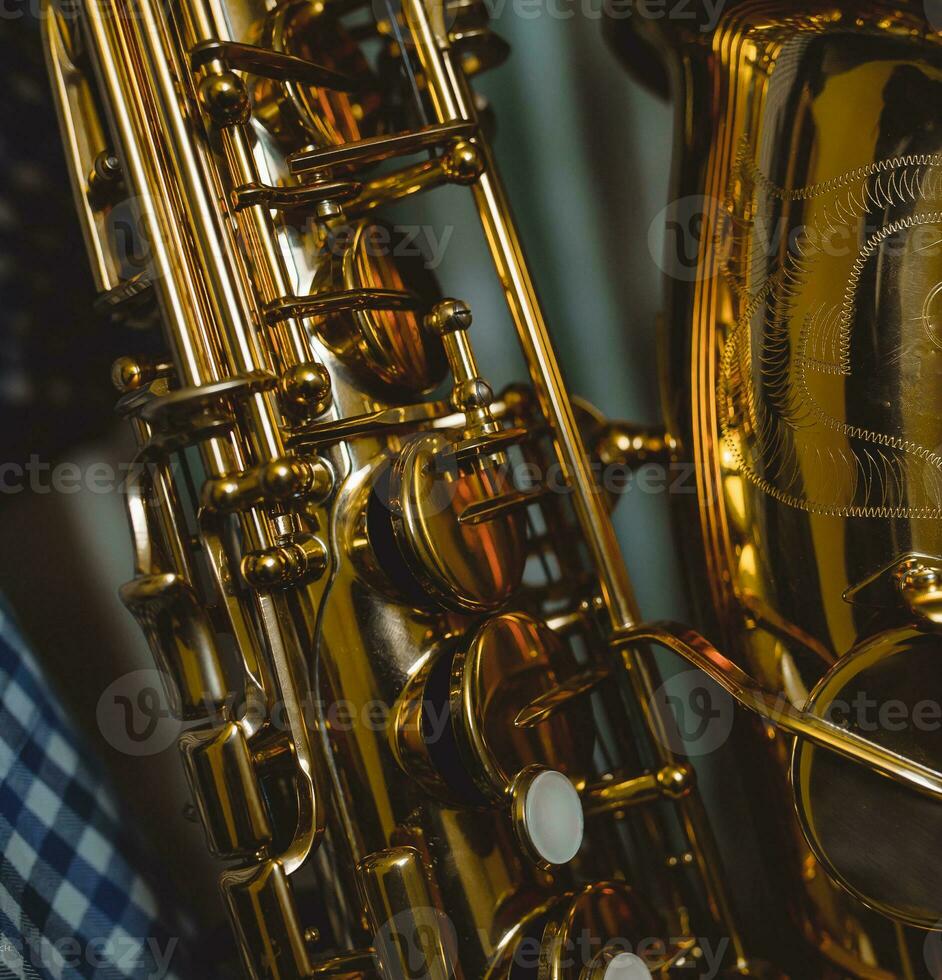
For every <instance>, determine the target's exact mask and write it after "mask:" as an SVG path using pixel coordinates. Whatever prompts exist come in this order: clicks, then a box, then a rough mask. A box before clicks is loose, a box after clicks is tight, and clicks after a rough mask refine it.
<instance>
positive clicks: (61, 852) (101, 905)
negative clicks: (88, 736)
mask: <svg viewBox="0 0 942 980" xmlns="http://www.w3.org/2000/svg"><path fill="white" fill-rule="evenodd" d="M125 841H126V835H125V834H124V833H123V832H122V830H121V827H120V825H119V821H118V816H117V809H116V806H115V803H114V801H113V799H112V797H111V796H110V795H109V793H108V792H107V791H106V789H105V788H104V787H103V785H102V782H101V780H100V779H99V778H98V777H97V776H96V775H95V772H94V767H93V766H90V765H89V764H87V762H86V761H85V760H83V759H82V758H81V756H80V755H79V752H78V751H77V740H76V737H75V734H74V732H73V731H72V730H71V728H70V726H69V723H68V721H67V719H66V718H65V717H64V715H63V713H62V711H61V709H60V708H59V707H58V706H57V704H56V702H55V700H54V698H53V697H52V696H51V694H50V689H49V687H48V685H47V684H46V683H45V682H44V680H43V677H42V673H41V671H40V669H39V666H38V664H37V663H36V661H35V659H34V658H33V656H32V654H31V653H30V651H29V649H28V648H27V647H26V644H25V643H24V642H23V640H22V638H21V636H20V634H19V633H18V631H17V629H16V626H15V624H14V623H13V622H12V620H11V618H10V617H9V615H7V614H6V613H5V612H4V611H3V609H2V607H0V978H6V977H41V978H43V980H46V978H60V977H61V978H65V980H77V978H86V977H88V978H94V980H106V978H107V980H111V978H124V977H131V978H134V980H145V978H149V980H158V978H160V980H163V978H170V980H176V978H178V977H180V976H181V960H182V953H181V951H180V950H179V949H178V946H179V939H178V937H176V936H173V935H171V934H170V933H169V931H168V930H166V929H165V928H162V927H161V925H160V924H159V916H158V904H157V900H156V898H155V895H154V892H153V891H152V890H151V888H150V887H149V886H148V885H147V884H146V883H145V882H144V880H143V879H142V877H141V876H140V874H139V873H138V872H136V871H135V868H134V867H133V866H132V864H131V862H130V860H129V857H128V853H129V852H128V849H127V847H126V845H125Z"/></svg>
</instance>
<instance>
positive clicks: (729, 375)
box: [612, 0, 942, 975]
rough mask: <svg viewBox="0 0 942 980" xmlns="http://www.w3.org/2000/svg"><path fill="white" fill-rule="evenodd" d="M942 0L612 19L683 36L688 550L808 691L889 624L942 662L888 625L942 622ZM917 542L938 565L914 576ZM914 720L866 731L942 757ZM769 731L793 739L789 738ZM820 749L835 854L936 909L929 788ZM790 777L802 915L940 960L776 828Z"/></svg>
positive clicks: (875, 961) (678, 403)
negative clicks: (939, 616)
mask: <svg viewBox="0 0 942 980" xmlns="http://www.w3.org/2000/svg"><path fill="white" fill-rule="evenodd" d="M930 7H931V5H925V4H922V3H915V2H914V3H881V2H862V3H814V2H794V3H792V2H789V3H780V4H779V3H774V2H773V3H767V2H763V3H759V2H750V0H744V2H732V3H728V4H726V5H725V7H724V8H723V10H722V12H721V16H720V17H719V19H718V22H717V23H716V24H715V25H714V24H713V23H710V22H708V18H706V17H705V16H700V17H699V19H697V18H694V19H692V20H687V21H685V22H681V21H680V20H677V19H671V18H667V19H665V20H664V21H662V22H658V23H655V22H653V21H651V20H645V19H643V18H638V19H632V22H631V24H626V25H621V26H619V25H612V32H613V36H614V37H615V38H616V42H617V40H618V35H619V32H620V33H621V35H622V36H621V42H622V43H624V44H625V45H626V50H628V49H629V48H628V45H629V44H634V45H635V46H634V47H631V48H630V50H634V51H638V50H641V49H640V48H638V47H637V46H636V45H637V44H638V43H639V42H640V44H641V45H645V46H651V47H654V48H657V49H659V50H660V51H661V52H662V53H663V54H664V55H665V61H666V64H667V65H668V70H669V73H670V75H671V78H672V82H673V91H674V95H675V99H676V103H677V116H676V119H677V127H676V131H677V135H678V139H679V143H680V145H679V146H678V148H677V157H676V159H675V180H674V183H673V187H672V192H671V197H672V201H671V204H670V205H669V207H668V208H667V209H666V211H665V222H666V223H665V232H666V240H665V251H664V268H665V270H666V272H667V280H666V281H667V284H668V287H667V288H668V310H667V316H666V321H667V323H668V329H669V339H668V347H669V357H668V360H667V365H666V372H665V374H666V377H665V380H666V406H667V413H668V417H669V428H670V431H671V433H672V435H673V436H675V437H676V438H677V440H678V442H679V445H680V451H681V453H682V455H683V456H684V457H685V458H687V459H689V460H691V461H692V462H693V463H694V464H695V467H696V477H697V485H696V494H695V495H694V496H691V497H688V498H687V499H682V498H678V500H677V501H676V506H677V510H678V512H679V513H680V515H681V517H682V520H683V529H684V534H685V540H687V541H689V540H690V539H693V540H696V541H697V542H699V543H701V544H702V549H700V550H698V551H696V552H695V553H694V552H693V549H690V548H689V547H688V548H687V549H686V553H687V555H688V556H690V557H692V558H693V561H692V564H691V566H690V573H691V582H692V583H693V584H694V590H695V592H696V593H697V598H698V601H699V603H700V614H701V622H702V625H703V628H704V629H705V630H706V632H707V633H708V635H709V636H710V638H711V639H713V640H714V641H715V642H716V644H717V646H718V647H720V648H721V649H722V650H723V651H724V652H726V653H728V654H729V655H730V656H731V657H732V658H733V660H735V661H736V662H737V663H738V665H739V666H740V667H743V668H745V669H746V670H747V672H748V673H749V674H751V675H752V677H753V678H754V679H755V680H756V681H758V683H759V685H760V686H761V687H762V689H763V690H764V691H766V692H769V695H770V697H772V698H773V699H774V698H775V697H780V698H781V699H783V702H784V703H785V704H786V705H787V706H788V707H789V708H792V707H794V708H798V709H801V708H803V707H804V705H805V702H806V700H807V699H808V697H809V694H810V693H811V691H812V689H813V688H814V687H815V685H816V684H818V683H819V682H821V683H822V684H823V685H827V684H830V687H829V688H828V689H829V690H832V692H833V690H835V689H839V688H840V687H841V681H840V680H839V678H844V677H845V675H844V674H843V673H842V671H843V667H842V664H841V658H844V657H848V656H849V657H850V658H851V659H852V660H853V659H854V658H855V657H856V656H857V654H855V653H854V651H856V650H857V649H858V648H859V647H860V645H861V644H865V645H866V644H868V643H870V642H871V641H872V638H873V637H875V636H882V637H883V639H882V641H881V642H880V648H881V650H882V655H883V656H885V657H886V658H887V663H889V662H893V663H894V664H895V665H896V666H895V668H894V669H895V670H898V672H899V675H900V677H904V676H906V671H907V666H906V665H908V669H911V670H912V671H913V683H917V684H918V680H916V678H918V677H919V676H921V675H924V673H925V670H926V667H925V661H921V660H919V658H916V657H913V658H910V659H907V657H906V653H905V651H906V649H908V646H907V645H906V644H903V645H902V646H900V647H899V648H896V647H895V646H894V643H895V642H896V641H894V640H893V636H894V635H897V634H894V633H892V632H889V633H888V632H886V631H887V630H891V629H900V630H902V629H904V628H906V627H907V626H908V624H910V623H912V622H913V619H914V616H915V617H917V618H919V619H920V620H922V621H923V622H925V621H926V620H928V621H929V622H931V621H932V620H931V615H926V614H925V613H924V612H922V611H921V610H920V605H919V604H920V602H923V603H925V607H924V608H925V610H926V611H927V612H929V611H931V610H932V608H933V604H934V600H933V599H932V598H931V596H932V595H933V594H934V591H935V588H936V586H935V581H936V580H935V578H934V577H933V575H934V573H933V572H932V571H931V569H932V568H933V567H934V566H935V563H936V562H937V561H938V556H939V555H940V554H942V521H940V518H942V457H940V456H939V447H940V445H942V401H940V396H942V347H940V345H939V341H938V327H937V322H936V320H937V318H936V313H935V304H936V296H937V294H938V291H939V282H940V280H942V249H940V244H939V243H940V241H942V234H940V232H942V221H940V208H939V203H940V197H939V186H940V185H939V177H940V174H942V171H940V169H939V165H940V163H942V157H940V155H939V150H940V145H939V133H940V128H939V116H938V106H939V98H938V94H939V91H940V82H942V74H940V73H942V46H940V41H942V37H940V35H939V34H938V33H937V30H936V28H937V26H938V25H937V24H934V23H930V21H929V20H928V19H927V10H928V8H930ZM702 13H703V12H702V11H701V14H702ZM629 35H630V37H629ZM913 555H919V556H923V557H920V558H918V559H913V558H912V556H913ZM917 564H918V565H920V566H927V567H928V570H925V568H924V569H923V570H922V571H920V572H918V573H917V572H912V573H911V574H910V578H909V579H908V580H907V579H906V578H905V576H906V574H908V573H907V571H906V570H907V569H910V568H915V567H916V565H917ZM906 581H909V584H908V585H906V584H905V582H906ZM899 642H900V643H903V641H902V640H900V641H899ZM926 642H927V643H932V642H937V640H935V641H933V640H930V639H929V638H928V637H927V639H926ZM829 671H830V673H828V677H831V678H833V682H823V681H821V678H822V677H823V676H824V675H825V674H826V673H827V672H829ZM847 682H848V683H849V682H850V680H849V675H848V677H847ZM824 689H825V688H824V687H822V688H821V690H824ZM889 689H890V688H887V690H889ZM883 696H888V695H887V692H886V691H884V692H883ZM811 705H812V707H811V711H812V712H813V713H818V712H819V710H823V708H824V705H823V704H822V703H821V702H819V701H817V700H814V699H813V700H812V702H811ZM913 726H914V723H913V722H912V719H910V720H909V722H908V724H907V725H906V726H905V731H904V734H903V735H902V736H895V737H893V738H892V739H891V740H890V741H889V742H887V740H886V738H885V737H884V734H881V733H876V732H870V731H869V730H868V731H866V732H864V731H860V730H858V731H857V734H860V735H864V734H866V735H867V736H868V737H872V739H873V741H874V742H879V743H880V744H881V745H883V746H884V747H887V748H892V749H893V750H894V751H896V752H899V753H900V754H901V755H904V756H906V757H907V758H911V759H912V760H913V761H914V762H916V763H921V764H923V765H928V766H929V768H930V769H933V770H938V769H939V768H940V762H942V755H940V754H939V753H938V752H937V751H936V752H929V753H927V752H926V751H924V750H923V749H922V748H920V746H921V745H922V744H923V743H922V741H921V738H920V736H919V734H918V733H917V732H916V731H915V730H914V727H913ZM851 730H852V729H851ZM762 735H763V740H764V741H765V742H766V744H768V745H769V747H770V749H771V756H772V757H773V759H774V760H775V761H776V762H777V763H778V764H780V765H781V764H784V763H785V762H786V756H787V748H788V744H787V742H783V739H782V736H777V737H775V738H774V739H773V740H772V741H771V742H769V740H768V732H767V731H766V732H763V733H762ZM798 752H799V755H798V759H799V760H800V767H801V772H802V773H805V767H806V766H810V765H811V764H812V763H811V761H810V760H820V761H816V762H815V763H814V764H815V765H816V766H817V767H819V771H820V772H821V773H822V775H821V776H819V777H818V779H817V780H810V777H808V775H807V774H806V773H805V774H804V775H802V776H801V777H800V780H799V785H798V787H797V788H798V791H799V792H798V800H799V806H800V808H801V810H802V813H803V814H804V821H805V824H806V825H808V826H810V827H811V828H812V840H813V842H814V845H815V847H814V850H815V852H816V853H817V855H818V856H819V857H821V858H822V859H823V860H824V862H825V865H826V866H827V867H829V868H831V870H835V867H834V866H835V865H837V868H840V869H842V870H841V871H840V872H839V875H838V877H840V878H841V879H842V880H843V881H844V883H848V880H849V879H853V881H854V883H855V884H854V885H853V886H852V890H854V891H855V892H856V894H857V895H864V894H865V896H866V900H867V903H868V904H869V905H870V906H873V907H876V908H880V909H882V910H884V911H892V910H894V909H895V911H896V912H897V915H898V916H899V917H900V918H903V919H906V920H909V921H915V920H917V919H918V920H921V923H922V924H923V925H925V924H928V919H929V918H931V917H932V916H930V915H926V914H925V912H926V905H925V903H924V901H923V904H922V905H921V906H920V907H921V908H922V910H923V911H922V914H920V913H918V912H916V908H917V906H919V900H916V899H912V898H911V899H909V901H910V903H911V907H909V908H906V904H907V898H906V897H905V894H904V893H905V889H903V890H902V892H901V890H900V888H902V886H900V888H897V887H896V885H895V884H894V883H893V882H892V881H890V880H889V878H887V877H883V878H882V879H881V877H880V873H879V870H878V869H880V868H883V869H887V868H888V867H889V866H890V865H893V864H894V862H895V859H896V858H899V861H900V864H899V867H898V868H897V874H898V875H899V878H900V880H901V881H903V880H907V878H908V876H909V872H907V871H905V870H904V868H905V867H906V866H909V867H913V855H912V853H911V852H906V856H905V857H904V856H903V855H902V854H899V853H897V851H896V849H895V845H894V843H893V842H892V841H891V840H888V839H887V836H886V833H881V832H880V831H879V829H878V827H877V823H876V822H872V821H873V817H872V815H873V814H874V813H876V812H879V811H881V809H882V807H883V806H884V803H885V801H884V799H883V794H884V793H886V794H888V795H892V794H895V793H901V794H904V796H905V794H906V792H907V791H906V790H903V789H897V788H894V787H893V786H892V784H890V783H888V782H887V780H885V779H881V778H880V777H878V776H874V775H872V774H870V773H868V772H866V771H865V770H864V769H860V770H859V771H858V770H857V769H856V767H853V766H847V765H846V764H845V763H844V762H842V761H841V760H840V759H838V758H837V757H836V756H833V755H832V754H831V753H830V752H828V751H823V750H822V749H821V748H818V747H817V746H815V745H812V744H809V743H807V742H803V743H801V746H800V749H799V750H798ZM796 765H799V763H798V762H796ZM825 765H826V766H827V772H828V773H830V772H831V771H832V769H833V770H835V771H839V772H841V773H848V774H849V775H846V776H845V777H842V778H843V779H844V781H843V782H842V783H841V786H842V787H843V789H844V791H845V792H841V793H835V792H833V791H829V792H828V793H827V794H825V793H824V789H823V787H824V785H825V783H826V782H827V781H828V778H827V777H826V776H825V775H823V773H824V772H825V768H824V767H825ZM835 778H836V777H835ZM776 792H777V793H778V794H779V796H778V799H779V800H780V801H782V802H780V803H779V804H776V803H775V802H774V800H775V798H776V797H775V796H772V797H770V798H769V800H768V802H763V800H762V799H761V798H758V796H757V798H756V800H755V809H756V812H757V814H759V815H758V816H757V817H756V819H759V820H764V821H765V823H766V824H767V825H768V832H767V834H766V841H767V843H766V846H773V845H772V844H771V842H772V841H773V840H774V841H777V843H776V844H775V845H774V848H777V849H780V850H778V851H777V852H776V851H775V850H771V851H769V855H770V860H771V861H772V862H773V863H774V864H775V866H776V867H777V869H778V874H779V875H780V886H779V887H780V889H781V890H782V891H783V893H784V894H788V895H790V896H791V898H790V901H791V903H792V904H791V908H792V911H793V913H796V914H797V921H798V922H799V923H800V925H799V928H800V930H801V931H802V933H804V935H805V936H807V937H808V938H810V939H811V940H812V942H813V943H814V944H815V945H816V946H817V947H818V948H819V949H820V950H821V951H822V952H823V953H824V954H825V957H826V958H827V959H829V960H831V961H832V962H834V963H835V964H837V965H838V966H837V968H838V969H840V970H845V971H848V972H850V973H861V974H863V975H870V974H869V972H868V971H873V970H877V969H878V968H879V969H883V970H886V971H889V972H892V973H904V974H905V975H910V972H909V971H913V970H915V973H916V975H920V974H919V969H921V963H920V962H918V958H919V954H917V956H916V957H914V958H912V960H913V961H915V962H916V966H915V967H914V966H912V965H911V957H910V956H909V954H908V953H907V952H905V951H903V952H900V951H899V950H898V949H896V948H895V947H896V946H897V942H896V940H897V939H898V938H899V935H900V933H899V932H897V933H896V934H894V933H893V931H892V930H888V929H887V927H886V924H885V922H882V921H881V920H880V919H879V918H878V917H875V916H871V915H870V914H869V913H868V912H867V910H866V909H864V907H863V906H862V905H861V904H860V903H858V902H856V901H855V900H854V899H852V898H850V897H848V896H846V895H845V894H843V893H842V892H839V891H835V890H834V888H833V887H832V886H831V884H830V882H829V881H828V879H827V877H826V875H825V874H824V873H823V872H822V868H821V867H820V866H819V865H818V864H817V863H816V862H815V859H814V857H813V856H812V854H811V853H809V852H808V851H807V850H806V845H805V844H804V842H803V841H802V840H801V839H800V838H796V836H795V833H794V828H791V829H786V830H785V832H784V836H776V834H778V830H776V825H777V824H778V822H779V821H778V820H777V819H771V818H770V816H769V807H770V806H771V807H775V806H776V805H778V806H782V805H787V804H786V803H785V800H786V797H785V795H784V794H785V792H786V789H785V787H784V786H783V785H781V786H779V788H778V789H777V791H776ZM916 801H917V802H914V803H913V806H912V809H911V810H907V809H906V808H905V807H903V806H902V802H901V801H898V802H899V805H900V807H901V808H900V809H897V810H896V811H894V812H895V813H896V815H897V817H898V818H899V819H900V820H901V821H904V822H905V823H908V822H909V821H910V820H913V821H915V822H916V823H917V824H918V825H919V827H920V829H919V830H918V831H917V830H915V829H914V838H919V839H921V838H920V834H922V833H923V831H926V832H929V828H931V827H932V826H933V823H932V821H933V820H934V819H935V817H934V816H930V815H931V814H934V813H935V810H934V808H933V807H932V806H931V804H930V803H929V802H928V801H925V800H923V801H919V798H918V796H917V797H916ZM923 808H925V812H923ZM837 812H840V813H841V814H842V816H841V817H840V823H841V826H843V827H845V828H846V830H847V833H846V835H844V837H843V838H842V837H841V834H840V833H839V832H837V831H836V830H835V828H836V826H837V824H836V823H835V822H834V821H835V820H836V819H837V817H836V813H837ZM904 812H905V813H906V817H905V820H904V818H903V813H904ZM763 813H764V814H765V815H764V816H762V814H763ZM917 813H919V814H921V816H917ZM825 814H830V816H829V817H827V818H826V816H825ZM825 819H829V820H830V823H829V824H828V829H827V830H826V831H825V830H824V829H823V824H822V821H825ZM869 831H873V833H872V834H870V833H869ZM903 832H904V833H905V831H903ZM796 839H797V841H798V844H797V849H796V850H795V851H794V852H793V854H794V857H793V859H792V863H791V864H790V865H788V866H785V867H783V866H782V864H781V861H780V854H781V853H783V852H786V851H787V850H788V849H789V848H792V847H794V846H795V845H794V841H795V840H796ZM789 841H792V843H789ZM914 846H915V845H914ZM901 847H903V848H904V849H905V844H903V845H901ZM832 851H833V853H829V852H832ZM852 853H853V857H852V856H851V855H852ZM930 864H931V862H930ZM851 867H852V868H853V869H854V870H853V871H850V870H848V869H849V868H851ZM867 868H870V870H869V871H867V870H865V869H867ZM886 873H887V874H889V872H888V871H887V872H886ZM912 873H913V875H915V877H914V878H913V887H914V888H916V887H917V880H918V877H919V873H918V872H916V871H915V869H914V870H913V872H912ZM881 882H882V884H881ZM881 888H882V894H881ZM920 943H921V939H919V938H918V937H914V939H913V948H914V949H919V947H920Z"/></svg>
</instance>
